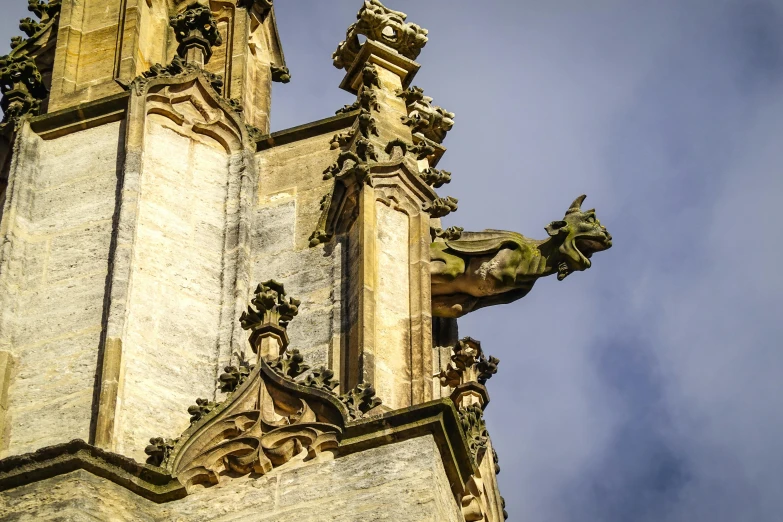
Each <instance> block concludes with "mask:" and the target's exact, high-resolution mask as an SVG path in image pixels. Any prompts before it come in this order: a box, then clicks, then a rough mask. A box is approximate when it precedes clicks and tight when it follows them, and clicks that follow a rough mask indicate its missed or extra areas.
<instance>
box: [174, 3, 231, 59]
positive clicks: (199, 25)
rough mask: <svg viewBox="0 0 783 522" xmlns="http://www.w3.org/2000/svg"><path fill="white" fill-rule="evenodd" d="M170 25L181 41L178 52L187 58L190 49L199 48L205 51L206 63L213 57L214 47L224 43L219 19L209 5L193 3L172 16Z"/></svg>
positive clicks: (178, 40) (181, 56)
mask: <svg viewBox="0 0 783 522" xmlns="http://www.w3.org/2000/svg"><path fill="white" fill-rule="evenodd" d="M169 25H170V26H171V28H172V29H174V35H175V37H176V39H177V42H179V46H178V47H177V54H178V55H179V56H180V58H183V59H186V58H187V55H188V50H189V49H193V48H197V49H200V50H201V51H203V53H204V63H207V62H209V59H210V58H211V57H212V47H213V46H219V45H221V44H222V43H223V38H222V36H221V35H220V31H218V26H217V20H215V17H214V16H212V11H211V10H210V9H209V7H205V6H202V5H199V4H197V3H194V4H191V5H190V7H188V8H187V9H186V10H185V11H183V12H182V13H179V14H177V15H175V16H172V17H171V18H170V19H169Z"/></svg>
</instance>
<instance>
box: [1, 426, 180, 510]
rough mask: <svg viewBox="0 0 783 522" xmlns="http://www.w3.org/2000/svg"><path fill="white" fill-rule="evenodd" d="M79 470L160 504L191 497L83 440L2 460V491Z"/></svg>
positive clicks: (173, 482) (174, 483)
mask: <svg viewBox="0 0 783 522" xmlns="http://www.w3.org/2000/svg"><path fill="white" fill-rule="evenodd" d="M79 469H83V470H85V471H88V472H90V473H92V474H93V475H97V476H99V477H102V478H105V479H107V480H110V481H111V482H114V483H115V484H118V485H120V486H123V487H125V488H127V489H128V490H130V491H132V492H133V493H136V494H137V495H139V496H141V497H144V498H146V499H147V500H151V501H153V502H157V503H162V502H169V501H172V500H178V499H181V498H184V497H185V496H186V495H187V493H186V491H185V487H184V486H183V485H182V484H180V482H179V481H178V480H177V479H175V478H172V477H171V476H170V475H168V474H166V473H162V472H161V471H159V470H158V469H156V468H153V467H151V466H147V465H144V464H139V463H138V462H136V461H135V460H132V459H129V458H126V457H123V456H121V455H117V454H116V453H111V452H108V451H103V450H101V449H99V448H96V447H95V446H91V445H90V444H87V443H86V442H84V441H83V440H79V439H77V440H73V441H71V442H68V443H65V444H58V445H56V446H49V447H47V448H42V449H40V450H38V451H36V452H35V453H27V454H25V455H17V456H13V457H7V458H5V459H3V460H0V491H6V490H9V489H12V488H15V487H18V486H23V485H26V484H31V483H33V482H38V481H41V480H46V479H49V478H52V477H55V476H57V475H64V474H66V473H70V472H72V471H76V470H79Z"/></svg>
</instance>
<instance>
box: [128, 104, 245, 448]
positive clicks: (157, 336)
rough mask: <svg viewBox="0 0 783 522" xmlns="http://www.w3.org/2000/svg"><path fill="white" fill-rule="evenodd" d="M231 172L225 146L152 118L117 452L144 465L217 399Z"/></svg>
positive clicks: (130, 299)
mask: <svg viewBox="0 0 783 522" xmlns="http://www.w3.org/2000/svg"><path fill="white" fill-rule="evenodd" d="M229 175H230V172H229V156H228V154H227V153H226V151H225V150H224V149H223V148H222V146H220V145H218V144H217V142H215V141H213V140H211V139H209V138H197V137H196V136H195V135H183V134H181V133H180V132H177V131H175V130H173V128H172V125H171V122H170V120H168V119H167V118H164V117H162V116H158V115H154V114H152V115H149V116H148V123H147V133H146V137H145V141H144V159H143V167H142V173H141V181H140V190H139V201H138V215H137V218H136V219H137V222H136V238H135V242H134V248H133V259H132V262H131V266H132V271H131V279H130V290H129V294H128V298H127V303H128V305H127V306H128V312H127V314H128V317H127V322H126V327H125V330H126V331H125V336H124V342H123V357H122V359H123V371H122V378H121V380H120V382H121V386H120V395H119V396H120V400H119V404H118V411H119V414H118V420H117V433H118V438H117V442H116V448H115V450H116V451H118V452H120V453H123V454H125V455H128V456H131V457H134V458H136V459H137V460H140V461H143V460H144V458H145V455H144V447H145V446H146V444H147V443H148V440H149V438H150V437H152V436H156V435H158V434H160V435H164V436H167V437H174V436H176V435H178V434H179V433H181V432H182V431H184V430H185V428H187V426H188V419H189V417H188V415H187V408H188V406H190V405H191V404H194V402H195V399H196V398H197V397H204V398H208V399H212V398H214V396H215V377H216V372H217V366H218V354H219V350H220V348H221V347H220V346H219V344H220V341H219V339H220V337H219V335H220V318H221V308H222V304H223V270H224V246H225V245H224V242H225V234H226V212H227V209H226V202H227V186H228V177H229Z"/></svg>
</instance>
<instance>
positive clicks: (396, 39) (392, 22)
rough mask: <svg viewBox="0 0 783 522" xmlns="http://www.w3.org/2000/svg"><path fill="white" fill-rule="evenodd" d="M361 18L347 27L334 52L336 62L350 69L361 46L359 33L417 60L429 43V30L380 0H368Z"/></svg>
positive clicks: (360, 13)
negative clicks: (407, 20)
mask: <svg viewBox="0 0 783 522" xmlns="http://www.w3.org/2000/svg"><path fill="white" fill-rule="evenodd" d="M356 17H357V18H358V21H357V22H355V23H354V24H352V25H351V26H350V27H349V28H348V33H347V35H346V37H345V40H344V41H342V42H340V45H339V46H338V47H337V50H336V51H335V52H334V54H333V55H332V58H333V60H334V66H335V67H337V68H338V69H346V70H347V69H349V68H350V67H351V65H352V64H353V62H354V60H355V59H356V55H357V54H358V53H359V49H360V48H361V42H360V41H359V35H362V36H365V37H367V39H368V40H374V41H376V42H379V43H382V44H384V45H386V46H387V47H390V48H391V49H393V50H394V51H396V52H398V53H399V54H401V55H402V56H404V57H406V58H409V59H411V60H415V59H416V57H418V56H419V53H420V52H421V49H422V48H423V47H424V46H425V45H426V44H427V34H428V33H427V30H426V29H422V28H421V27H419V26H418V25H416V24H412V23H407V22H406V21H405V20H406V19H407V18H408V15H406V14H405V13H402V12H400V11H392V10H391V9H388V8H387V7H385V6H384V5H383V4H382V3H381V2H380V1H379V0H365V2H364V5H363V6H362V8H361V9H360V10H359V14H357V15H356Z"/></svg>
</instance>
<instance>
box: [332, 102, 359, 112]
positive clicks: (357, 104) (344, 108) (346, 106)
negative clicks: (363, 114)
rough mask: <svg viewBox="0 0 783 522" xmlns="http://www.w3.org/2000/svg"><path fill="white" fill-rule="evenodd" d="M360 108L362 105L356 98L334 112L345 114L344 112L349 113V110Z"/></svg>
mask: <svg viewBox="0 0 783 522" xmlns="http://www.w3.org/2000/svg"><path fill="white" fill-rule="evenodd" d="M361 108H362V106H361V104H360V103H359V100H358V99H357V100H356V101H355V102H353V103H352V104H350V105H345V106H343V108H342V109H337V111H335V114H346V113H349V112H353V111H358V110H359V109H361Z"/></svg>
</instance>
